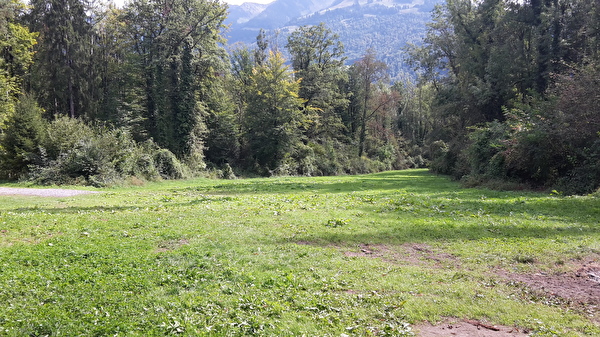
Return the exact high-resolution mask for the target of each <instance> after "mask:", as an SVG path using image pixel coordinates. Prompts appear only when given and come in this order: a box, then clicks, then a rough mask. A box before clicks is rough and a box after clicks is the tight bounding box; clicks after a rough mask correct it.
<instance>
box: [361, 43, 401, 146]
mask: <svg viewBox="0 0 600 337" xmlns="http://www.w3.org/2000/svg"><path fill="white" fill-rule="evenodd" d="M386 69H387V66H386V64H385V63H383V62H381V61H379V60H377V58H376V55H375V51H374V50H372V49H369V50H368V51H367V53H366V54H365V55H364V56H363V57H362V58H361V59H360V60H358V61H356V63H354V64H353V65H352V69H351V76H352V77H354V78H355V83H356V88H355V90H356V91H355V95H356V100H357V104H358V105H359V115H358V116H357V117H358V118H359V120H358V125H359V130H358V132H359V134H358V156H359V157H361V156H362V155H363V154H364V150H365V140H366V137H367V124H368V121H369V120H370V119H371V118H373V116H375V114H377V113H378V112H379V111H380V110H381V109H383V108H384V107H387V106H388V105H389V104H392V103H393V101H394V100H395V99H396V98H394V97H393V96H387V97H378V98H379V99H377V100H375V99H374V98H375V97H376V96H375V92H376V90H375V89H376V86H375V84H376V83H378V82H380V81H382V80H384V79H385V78H386V77H387V73H386Z"/></svg>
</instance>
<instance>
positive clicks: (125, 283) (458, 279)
mask: <svg viewBox="0 0 600 337" xmlns="http://www.w3.org/2000/svg"><path fill="white" fill-rule="evenodd" d="M97 191H100V192H101V193H98V194H93V195H85V196H77V197H66V198H42V197H31V196H29V197H25V196H0V303H2V304H1V305H0V336H108V335H110V336H164V335H181V336H205V335H206V336H249V335H256V336H301V335H306V336H342V335H346V336H368V335H372V336H402V335H413V334H414V331H415V330H414V327H415V326H417V325H418V324H420V323H422V322H426V321H427V322H432V323H434V322H439V321H442V320H444V319H446V318H448V317H453V318H460V319H474V320H479V321H482V322H487V323H489V324H500V325H505V326H511V327H515V328H518V329H520V330H521V331H528V332H530V334H531V335H536V336H598V335H600V323H599V322H600V315H599V314H597V312H596V309H597V306H598V305H599V304H600V302H594V299H593V297H592V298H582V297H577V296H578V295H577V294H571V295H562V294H561V293H560V292H558V290H557V291H555V292H544V291H543V289H542V290H540V289H536V287H535V285H534V283H528V279H527V276H528V275H529V276H531V277H530V278H531V279H536V275H537V277H539V276H540V275H542V276H547V277H548V278H554V279H560V277H563V276H565V275H569V273H573V272H575V270H576V269H578V268H581V266H584V265H585V266H587V268H588V269H587V270H588V271H590V270H591V272H590V274H593V273H592V272H594V270H592V269H589V268H591V267H594V266H596V265H598V261H599V260H600V232H599V230H598V229H599V226H600V224H599V222H600V221H599V220H600V198H598V197H597V196H596V197H595V196H585V197H565V196H561V195H556V194H554V195H550V194H548V193H534V192H527V191H518V192H501V191H492V190H486V189H465V188H462V187H461V186H460V185H459V184H458V183H456V182H452V181H450V180H449V179H447V178H445V177H441V176H436V175H433V174H431V173H429V172H428V171H427V170H408V171H395V172H385V173H379V174H372V175H362V176H342V177H293V178H292V177H278V178H261V179H238V180H211V179H197V180H191V181H163V182H159V183H149V184H146V185H145V186H132V187H120V188H105V189H98V190H97ZM590 266H591V267H590ZM598 275H600V273H598ZM586 277H587V276H586ZM580 279H581V278H580ZM589 281H594V282H596V281H598V282H597V284H598V287H600V278H599V279H598V280H594V279H590V280H589ZM592 284H595V283H592ZM590 289H591V288H590ZM569 296H571V297H569ZM598 301H600V300H598Z"/></svg>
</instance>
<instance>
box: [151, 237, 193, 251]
mask: <svg viewBox="0 0 600 337" xmlns="http://www.w3.org/2000/svg"><path fill="white" fill-rule="evenodd" d="M189 244H190V242H189V241H188V240H187V239H179V240H167V241H162V242H160V243H159V244H158V247H157V248H156V249H155V251H154V252H156V253H165V252H170V251H173V250H175V249H177V248H179V247H181V246H185V245H189Z"/></svg>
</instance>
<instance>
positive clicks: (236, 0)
mask: <svg viewBox="0 0 600 337" xmlns="http://www.w3.org/2000/svg"><path fill="white" fill-rule="evenodd" d="M222 1H225V2H226V3H228V4H230V5H241V4H243V3H244V2H255V3H259V4H268V3H271V2H273V1H275V0H222ZM114 2H115V3H116V4H117V5H119V6H120V5H122V4H123V3H125V0H114Z"/></svg>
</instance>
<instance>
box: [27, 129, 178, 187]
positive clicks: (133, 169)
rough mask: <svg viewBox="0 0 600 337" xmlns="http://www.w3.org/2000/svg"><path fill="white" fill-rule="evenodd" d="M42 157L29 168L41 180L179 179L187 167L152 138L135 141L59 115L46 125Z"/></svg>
mask: <svg viewBox="0 0 600 337" xmlns="http://www.w3.org/2000/svg"><path fill="white" fill-rule="evenodd" d="M45 132H46V134H45V137H44V141H43V142H42V144H41V145H40V149H41V160H40V161H39V162H38V163H36V165H35V166H34V167H32V169H31V171H30V172H29V176H30V179H31V180H33V181H35V182H36V183H40V184H84V185H93V186H107V185H117V184H122V183H123V182H124V181H125V180H126V179H127V178H128V177H130V176H135V177H137V178H140V179H146V180H156V179H160V178H164V179H180V178H183V177H184V176H185V172H186V168H185V167H184V166H183V165H182V164H181V162H179V160H178V159H177V158H176V157H175V155H174V154H173V153H171V152H169V151H168V150H166V149H161V148H159V147H157V146H156V145H154V144H152V143H146V144H137V143H136V142H134V141H133V140H132V139H131V136H130V135H129V134H128V133H127V132H125V131H124V130H122V129H108V128H105V127H100V126H98V127H90V126H88V125H86V124H85V123H84V122H83V121H81V120H79V119H73V118H69V117H61V118H58V119H56V120H55V121H53V122H52V123H50V124H49V126H48V127H47V130H46V131H45Z"/></svg>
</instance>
